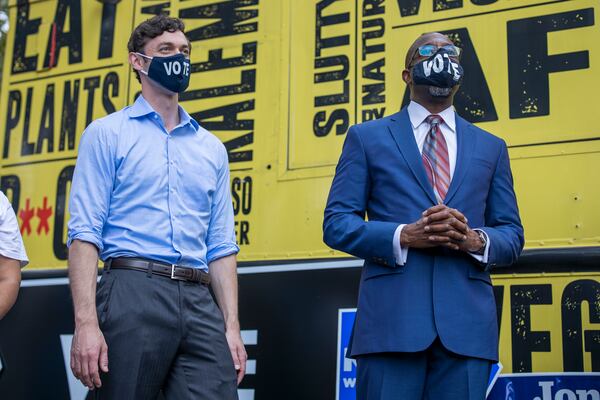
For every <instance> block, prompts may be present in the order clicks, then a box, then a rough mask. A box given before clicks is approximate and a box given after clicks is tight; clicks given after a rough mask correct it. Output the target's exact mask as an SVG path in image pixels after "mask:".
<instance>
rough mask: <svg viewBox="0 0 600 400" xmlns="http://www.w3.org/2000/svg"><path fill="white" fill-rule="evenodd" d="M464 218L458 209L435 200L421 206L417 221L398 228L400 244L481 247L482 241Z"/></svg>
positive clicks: (404, 245)
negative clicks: (421, 209) (419, 216)
mask: <svg viewBox="0 0 600 400" xmlns="http://www.w3.org/2000/svg"><path fill="white" fill-rule="evenodd" d="M467 222H468V221H467V218H466V217H465V216H464V215H463V214H462V213H461V212H460V211H458V210H456V209H454V208H449V207H447V206H446V205H444V204H438V205H436V206H433V207H431V208H429V209H427V210H425V211H424V212H423V216H422V217H421V218H420V219H419V220H418V221H416V222H414V223H412V224H408V225H406V226H405V227H404V228H403V229H402V233H401V235H400V245H401V246H402V247H415V248H430V247H436V246H443V247H447V248H450V249H453V250H462V251H467V252H475V251H477V250H479V249H481V246H482V245H483V243H482V242H481V239H480V238H479V235H478V234H477V232H475V231H473V230H472V229H471V228H469V226H468V225H467Z"/></svg>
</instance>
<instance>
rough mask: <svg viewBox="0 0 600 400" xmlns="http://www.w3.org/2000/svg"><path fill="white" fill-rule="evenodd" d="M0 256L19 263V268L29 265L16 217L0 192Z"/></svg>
mask: <svg viewBox="0 0 600 400" xmlns="http://www.w3.org/2000/svg"><path fill="white" fill-rule="evenodd" d="M0 255H2V256H4V257H6V258H12V259H13V260H17V261H19V262H20V263H21V267H24V266H26V265H27V264H28V263H29V260H28V259H27V254H26V253H25V247H24V246H23V239H22V238H21V232H20V231H19V224H18V223H17V216H16V215H15V212H14V211H13V209H12V206H11V205H10V202H9V201H8V199H7V198H6V196H5V195H4V193H2V192H0Z"/></svg>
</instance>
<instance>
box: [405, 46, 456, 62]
mask: <svg viewBox="0 0 600 400" xmlns="http://www.w3.org/2000/svg"><path fill="white" fill-rule="evenodd" d="M439 49H444V50H446V52H447V53H448V56H450V57H456V58H458V57H460V54H461V52H462V49H461V48H460V47H456V46H455V45H453V44H447V45H444V46H441V47H438V46H436V45H434V44H424V45H423V46H419V47H418V48H417V50H415V54H413V56H412V58H411V64H412V60H413V59H414V58H415V55H416V54H417V53H418V54H419V55H420V56H421V57H431V56H432V55H434V54H435V53H436V52H437V51H438V50H439Z"/></svg>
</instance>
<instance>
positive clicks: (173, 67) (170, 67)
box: [163, 61, 181, 76]
mask: <svg viewBox="0 0 600 400" xmlns="http://www.w3.org/2000/svg"><path fill="white" fill-rule="evenodd" d="M163 65H164V66H165V72H166V73H167V75H169V76H171V73H173V74H175V75H179V74H180V73H181V64H180V63H179V61H171V62H169V63H165V64H163Z"/></svg>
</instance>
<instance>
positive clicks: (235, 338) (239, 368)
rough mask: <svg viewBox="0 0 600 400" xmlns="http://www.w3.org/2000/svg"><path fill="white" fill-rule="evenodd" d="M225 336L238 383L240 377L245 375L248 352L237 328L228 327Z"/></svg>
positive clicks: (240, 379)
mask: <svg viewBox="0 0 600 400" xmlns="http://www.w3.org/2000/svg"><path fill="white" fill-rule="evenodd" d="M225 337H226V338H227V344H228V345H229V350H230V351H231V357H232V358H233V365H234V367H235V371H236V373H237V383H238V385H239V384H240V382H241V381H242V379H244V375H246V360H247V359H248V354H246V349H245V348H244V343H242V337H241V335H240V331H239V329H237V330H236V329H228V330H227V331H226V332H225Z"/></svg>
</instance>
